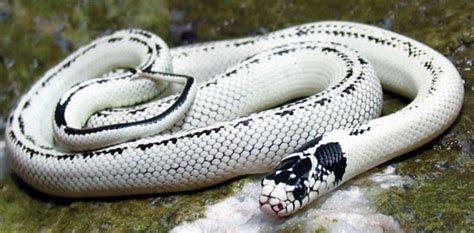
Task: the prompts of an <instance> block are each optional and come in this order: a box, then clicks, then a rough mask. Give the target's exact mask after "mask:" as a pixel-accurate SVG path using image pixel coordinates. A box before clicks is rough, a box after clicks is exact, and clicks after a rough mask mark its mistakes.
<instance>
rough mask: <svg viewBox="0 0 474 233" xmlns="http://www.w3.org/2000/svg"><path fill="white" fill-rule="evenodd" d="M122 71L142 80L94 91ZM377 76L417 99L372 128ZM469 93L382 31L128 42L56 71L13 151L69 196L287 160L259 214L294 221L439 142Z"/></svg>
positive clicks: (143, 37)
mask: <svg viewBox="0 0 474 233" xmlns="http://www.w3.org/2000/svg"><path fill="white" fill-rule="evenodd" d="M355 51H358V52H359V53H360V54H361V55H359V53H357V52H355ZM369 63H370V64H372V65H373V67H374V68H375V72H374V71H373V68H372V66H371V65H370V64H369ZM119 67H127V68H132V69H120V70H116V71H114V72H111V73H109V75H107V76H108V77H107V78H102V79H99V81H97V79H95V80H91V81H87V82H83V81H85V80H88V79H93V78H95V77H100V76H101V75H102V74H104V73H106V72H110V71H111V70H113V69H114V68H119ZM140 71H142V73H141V74H139V73H137V72H140ZM374 73H376V74H377V76H378V77H379V78H380V80H381V83H382V85H383V87H384V88H385V89H388V90H390V91H393V92H396V93H398V94H400V95H402V96H405V97H408V98H412V99H414V100H413V101H412V102H411V103H410V104H409V105H408V106H406V107H404V108H403V109H402V110H400V111H397V112H396V113H394V114H390V115H387V116H383V117H381V118H377V119H375V120H370V119H372V118H374V117H377V116H378V115H379V114H380V112H381V105H382V92H381V89H380V83H379V81H378V80H377V79H375V78H374ZM174 74H183V75H182V76H179V75H174ZM185 75H188V76H192V77H193V78H194V79H193V78H190V77H188V76H185ZM144 76H147V77H148V78H140V77H144ZM150 77H152V78H157V79H158V80H154V81H153V80H151V79H150ZM213 77H214V78H213ZM210 78H212V79H210ZM208 79H209V80H208ZM206 80H208V81H206ZM167 81H172V82H181V83H186V85H185V88H184V89H183V88H181V86H180V85H170V88H166V87H167V86H168V84H169V83H170V82H167ZM195 81H197V82H195ZM197 83H199V85H200V86H199V87H198V88H197V86H196V85H197ZM168 90H171V91H168ZM179 90H181V94H180V95H171V96H169V97H165V98H162V99H160V100H157V99H156V98H155V97H157V96H158V95H161V96H166V95H167V94H166V93H164V92H166V91H168V92H172V91H179ZM321 90H324V91H322V92H320V93H318V92H319V91H321ZM64 93H66V95H64V97H62V96H63V94H64ZM316 93H317V94H316ZM463 94H464V89H463V81H462V79H461V78H460V76H459V73H458V72H457V71H456V69H455V67H454V66H453V65H452V64H451V63H450V62H449V61H448V60H447V59H446V58H445V57H443V56H442V55H440V54H439V53H438V52H436V51H434V50H433V49H431V48H429V47H427V46H425V45H423V44H421V43H419V42H417V41H414V40H412V39H409V38H407V37H404V36H401V35H399V34H396V33H393V32H389V31H386V30H383V29H379V28H376V27H373V26H367V25H362V24H357V23H348V22H320V23H310V24H305V25H300V26H296V27H291V28H288V29H283V30H280V31H276V32H273V33H270V34H267V35H263V36H256V37H250V38H244V39H237V40H227V41H217V42H211V43H204V44H197V45H191V46H184V47H178V48H174V49H171V50H168V49H167V47H166V45H165V44H164V43H163V41H161V40H160V39H159V38H158V37H156V36H155V35H153V34H151V33H148V32H145V31H141V30H125V31H120V32H116V33H114V34H112V35H109V36H106V37H103V38H100V39H97V40H95V41H93V42H92V43H90V44H89V45H86V46H84V47H82V48H80V49H78V50H77V51H76V52H75V53H73V54H72V55H70V56H69V57H67V58H66V59H65V60H64V61H62V62H61V63H59V64H58V65H57V66H55V67H54V68H52V69H51V70H49V71H48V72H46V74H45V75H44V76H43V77H42V78H41V79H39V80H38V81H37V82H36V83H35V84H34V85H33V87H32V88H31V89H30V90H29V91H28V92H27V93H26V94H25V95H24V96H23V97H22V98H21V100H20V101H19V103H18V105H17V107H16V109H15V110H14V111H13V112H12V114H11V116H10V118H9V120H8V122H7V129H6V135H7V136H6V141H7V147H8V157H9V160H10V162H11V165H12V167H13V169H14V170H15V171H16V173H17V174H18V175H19V176H20V177H21V178H22V179H24V180H25V181H26V182H27V183H29V184H30V185H31V186H33V187H35V188H37V189H39V190H41V191H43V192H45V193H48V194H52V195H57V196H66V197H89V196H113V195H133V194H145V193H161V192H177V191H185V190H191V189H197V188H203V187H207V186H210V185H213V184H216V183H219V182H222V181H224V180H227V179H229V178H231V177H235V176H239V175H244V174H251V173H263V172H268V171H270V170H271V169H272V168H274V167H275V165H276V164H277V163H278V162H279V161H280V160H281V162H280V163H278V165H277V167H276V168H275V170H274V171H273V172H272V173H271V174H270V175H268V176H267V177H266V178H265V179H264V180H263V181H262V186H263V189H262V194H261V197H260V200H259V202H260V206H261V209H262V210H263V211H264V212H267V213H270V214H272V215H275V216H284V215H288V214H291V213H293V212H294V211H296V210H298V209H300V208H301V207H303V206H305V205H306V204H308V203H309V202H311V201H313V200H315V199H316V198H317V197H318V196H320V195H322V194H323V193H325V192H327V191H329V190H331V189H333V188H335V187H337V186H338V185H339V184H341V183H343V182H344V181H346V180H348V179H350V178H352V177H354V176H356V175H358V174H360V173H362V172H364V171H366V170H368V169H370V168H372V167H374V166H377V165H379V164H381V163H383V162H385V161H387V160H390V159H392V158H394V157H395V156H398V155H401V154H403V153H406V152H408V151H411V150H413V149H415V148H417V147H419V146H421V145H423V144H425V143H427V142H428V141H430V140H432V139H433V138H435V137H436V136H438V135H439V134H440V133H442V132H443V131H444V130H445V129H446V128H448V127H449V126H450V125H451V124H452V123H453V121H454V120H455V119H456V117H457V116H458V114H459V111H460V109H461V106H462V102H463ZM307 96H309V97H307ZM303 97H305V98H303ZM150 99H151V100H152V101H148V100H150ZM294 99H298V100H296V101H293V102H290V103H288V102H289V101H290V100H294ZM144 101H147V103H144V104H138V103H140V102H144ZM283 103H287V104H285V105H283V106H280V107H277V108H274V109H270V110H266V109H269V108H271V107H274V106H277V105H281V104H283ZM136 104H138V105H136ZM129 105H136V106H134V107H130V108H113V109H109V108H111V107H122V106H129ZM55 109H56V110H55ZM104 109H105V110H104ZM262 110H264V111H262ZM97 111H99V112H98V113H96V114H94V113H95V112H97ZM259 111H260V112H259ZM254 112H258V113H254ZM93 114H94V115H93ZM91 115H93V116H92V117H90V118H89V116H91ZM337 128H340V129H337ZM334 129H335V130H334ZM160 131H161V133H160V134H158V133H159V132H160ZM55 134H56V140H55V139H54V136H53V135H55ZM153 134H158V135H154V136H152V135H153ZM56 141H57V142H60V143H57V142H56ZM112 144H113V145H112ZM65 148H69V149H65ZM92 148H94V149H92ZM97 148H100V149H97ZM74 151H76V152H74ZM78 151H81V152H78ZM284 156H286V157H285V158H284ZM282 158H284V159H283V160H282Z"/></svg>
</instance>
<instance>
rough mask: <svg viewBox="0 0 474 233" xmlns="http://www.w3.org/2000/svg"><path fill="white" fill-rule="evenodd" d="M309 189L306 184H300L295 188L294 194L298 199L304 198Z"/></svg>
mask: <svg viewBox="0 0 474 233" xmlns="http://www.w3.org/2000/svg"><path fill="white" fill-rule="evenodd" d="M307 191H308V189H307V188H306V186H304V185H298V186H296V188H295V189H293V196H294V197H295V199H296V200H302V199H303V197H304V196H305V195H306V194H307Z"/></svg>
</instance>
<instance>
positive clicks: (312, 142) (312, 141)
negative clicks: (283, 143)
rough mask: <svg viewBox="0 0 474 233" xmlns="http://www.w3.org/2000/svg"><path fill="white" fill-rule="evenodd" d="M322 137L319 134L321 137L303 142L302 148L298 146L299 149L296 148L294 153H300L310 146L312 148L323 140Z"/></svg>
mask: <svg viewBox="0 0 474 233" xmlns="http://www.w3.org/2000/svg"><path fill="white" fill-rule="evenodd" d="M321 139H322V137H321V136H319V137H316V138H314V139H312V140H310V141H308V142H306V143H305V144H303V145H302V146H301V147H300V148H298V149H297V150H295V152H294V153H299V152H304V151H305V150H307V149H309V148H312V147H314V146H316V145H318V143H319V142H320V141H321Z"/></svg>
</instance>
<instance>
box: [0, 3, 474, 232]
mask: <svg viewBox="0 0 474 233" xmlns="http://www.w3.org/2000/svg"><path fill="white" fill-rule="evenodd" d="M473 12H474V3H472V1H469V0H459V1H456V0H453V1H409V0H406V1H391V0H388V1H376V0H373V1H370V0H369V1H363V3H356V2H355V1H343V0H337V1H311V2H310V1H291V2H289V1H280V2H275V1H258V2H257V1H250V0H241V1H197V0H196V1H169V2H168V1H158V2H157V1H144V0H143V1H118V0H116V1H107V4H105V3H97V2H96V1H84V2H82V3H79V4H76V3H70V2H68V1H35V2H33V1H26V0H19V1H0V129H1V130H2V131H3V128H4V119H5V118H6V117H7V115H8V113H9V111H10V110H11V108H12V107H13V106H14V105H15V101H16V100H17V99H18V98H19V96H21V94H22V93H24V92H25V91H26V90H27V89H28V87H29V86H30V85H31V84H32V82H33V81H34V80H36V79H37V78H38V77H39V76H40V75H41V74H42V73H43V72H45V71H46V70H47V69H48V68H50V67H51V66H53V65H54V64H55V63H57V62H58V61H60V60H61V59H62V58H64V57H65V56H66V55H67V54H69V53H71V52H72V51H73V50H74V49H76V48H78V47H79V46H81V45H83V44H86V43H87V42H89V41H90V40H92V39H93V38H96V37H98V36H101V35H104V34H107V33H110V32H111V31H113V30H117V29H122V28H132V27H133V28H143V29H147V30H150V31H153V32H155V33H157V34H159V35H161V36H162V37H163V38H164V39H165V40H166V41H167V42H168V43H169V44H170V46H178V45H182V44H189V43H195V42H200V41H209V40H215V39H224V38H235V37H241V36H248V35H257V34H262V33H265V32H269V31H272V30H276V29H280V28H284V27H287V26H291V25H296V24H300V23H305V22H313V21H320V20H348V21H356V22H363V23H367V24H372V25H376V26H379V27H382V28H386V29H389V30H392V31H395V32H398V33H401V34H404V35H407V36H409V37H412V38H415V39H417V40H419V41H421V42H423V43H425V44H427V45H429V46H431V47H433V48H434V49H436V50H437V51H439V52H441V53H442V54H444V55H445V56H447V57H448V58H449V59H450V60H451V61H452V62H453V63H454V64H455V65H456V67H457V68H458V70H459V72H460V73H461V75H462V77H463V78H464V80H465V81H466V82H465V91H466V95H465V101H464V107H463V111H462V113H461V116H460V117H459V119H458V120H457V121H456V122H455V124H454V126H452V127H451V128H450V129H448V130H447V132H445V133H444V134H443V135H441V136H440V137H439V138H437V139H436V140H434V141H433V142H431V143H429V144H428V145H426V146H424V147H422V148H420V149H418V150H416V151H414V152H412V153H409V154H407V155H404V156H402V157H400V158H398V159H396V160H394V161H391V162H389V163H388V164H385V165H382V166H381V167H379V168H376V169H374V170H373V171H371V172H369V173H368V174H364V175H362V176H361V177H359V178H358V179H356V180H355V181H351V182H349V183H348V184H347V185H345V186H343V187H341V190H340V191H342V192H344V191H351V190H353V187H360V188H361V189H363V190H368V189H370V187H371V186H373V183H374V181H373V180H372V178H371V177H373V175H374V174H378V173H379V172H380V171H382V170H384V169H385V167H387V166H388V165H390V166H393V167H395V173H396V174H398V176H400V177H403V178H404V179H408V180H409V182H405V183H403V185H394V186H390V187H389V188H386V189H382V191H378V192H376V193H369V194H368V195H367V200H369V201H370V202H371V203H373V206H372V205H371V208H375V209H377V211H378V212H380V214H382V215H384V216H390V218H393V219H394V220H395V221H396V222H398V223H399V225H400V227H401V229H404V230H406V231H409V232H415V231H416V232H432V231H454V232H461V231H464V232H472V231H474V194H473V192H472V190H473V189H474V160H473V158H474V155H473V151H472V150H473V148H472V145H473V141H474V127H473V120H474V110H473V107H474V106H473V105H474V99H473V98H474V72H473V63H474V15H473ZM385 100H386V102H385V105H384V113H385V114H387V113H389V112H392V111H394V110H396V109H398V108H400V107H401V106H403V105H404V104H406V103H407V100H405V99H401V98H398V97H396V96H394V95H390V94H387V95H386V96H385ZM3 137H4V136H3V134H0V158H4V157H5V155H4V143H3ZM5 172H6V166H5V161H4V160H1V159H0V174H5ZM369 174H370V175H369ZM249 180H250V181H249ZM252 180H253V178H240V179H235V180H233V181H229V182H226V183H225V184H221V185H218V186H216V187H212V188H209V189H206V190H201V191H197V192H191V193H185V194H175V195H153V196H144V197H133V198H114V199H92V200H90V199H89V200H69V199H58V198H54V197H50V196H46V195H43V194H41V193H38V192H36V191H35V190H32V189H31V188H30V187H29V186H28V185H26V184H25V183H23V182H22V181H21V180H20V179H19V178H18V177H16V176H15V175H13V174H10V173H7V174H5V175H3V179H2V181H0V232H12V231H19V232H23V231H24V232H37V231H41V232H64V231H75V232H91V231H92V232H105V231H136V232H156V231H158V232H165V231H168V230H171V229H173V228H174V227H175V226H177V225H180V224H182V223H184V222H191V221H192V220H194V219H198V218H201V217H204V216H207V213H208V212H206V208H207V206H209V205H213V204H216V203H220V201H221V200H223V199H225V198H226V197H233V195H234V194H236V195H237V194H239V193H242V190H241V189H242V187H244V188H245V187H247V186H246V184H248V183H249V182H252ZM367 187H369V188H367ZM244 190H246V189H244ZM330 199H331V198H328V200H330ZM364 200H365V199H364ZM326 203H327V201H326ZM324 205H325V204H324V203H323V204H322V205H320V207H321V208H322V209H324ZM318 213H321V212H318ZM308 217H311V215H308ZM313 217H314V216H313ZM288 222H290V223H291V222H293V223H294V224H293V225H291V224H286V225H278V226H279V227H277V228H272V230H275V231H282V232H300V231H303V230H305V229H307V228H305V226H303V225H301V223H300V222H297V221H288ZM313 222H314V221H313ZM314 223H315V224H316V222H314ZM328 224H330V223H328ZM320 226H321V227H318V228H317V229H316V230H317V231H325V230H329V231H331V230H334V229H333V228H330V227H325V226H326V225H324V224H322V225H320ZM394 229H395V230H396V229H397V228H390V229H386V230H394Z"/></svg>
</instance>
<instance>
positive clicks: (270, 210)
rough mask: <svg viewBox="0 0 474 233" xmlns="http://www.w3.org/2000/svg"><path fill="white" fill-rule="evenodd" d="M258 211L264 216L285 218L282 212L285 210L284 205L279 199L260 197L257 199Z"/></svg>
mask: <svg viewBox="0 0 474 233" xmlns="http://www.w3.org/2000/svg"><path fill="white" fill-rule="evenodd" d="M259 203H260V210H262V211H263V212H264V213H265V214H268V215H270V216H273V217H276V218H279V217H283V216H285V214H284V212H285V209H286V203H285V202H283V201H281V200H280V199H279V198H276V197H272V196H267V195H263V194H262V195H260V199H259Z"/></svg>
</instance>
